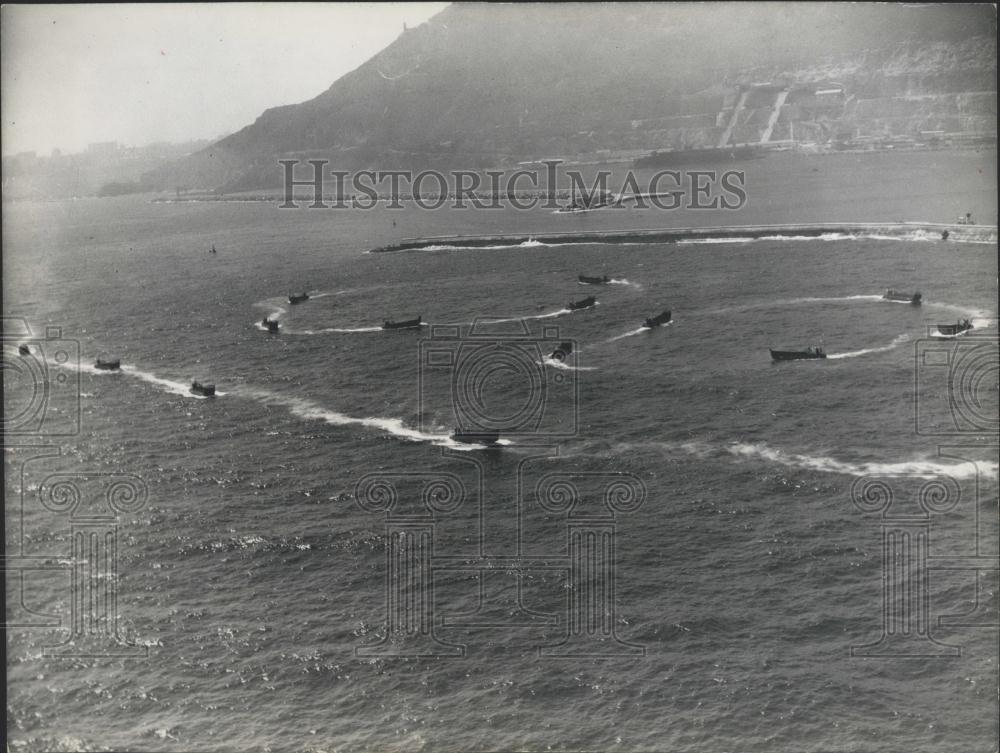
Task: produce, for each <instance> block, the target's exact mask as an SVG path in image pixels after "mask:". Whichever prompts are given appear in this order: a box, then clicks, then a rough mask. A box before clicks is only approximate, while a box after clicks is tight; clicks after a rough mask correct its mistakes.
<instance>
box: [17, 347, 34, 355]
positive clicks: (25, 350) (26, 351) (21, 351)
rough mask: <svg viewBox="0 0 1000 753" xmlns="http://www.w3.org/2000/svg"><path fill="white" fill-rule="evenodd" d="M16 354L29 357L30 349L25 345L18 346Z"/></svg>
mask: <svg viewBox="0 0 1000 753" xmlns="http://www.w3.org/2000/svg"><path fill="white" fill-rule="evenodd" d="M17 352H18V353H19V354H20V355H22V356H30V355H31V348H29V347H28V346H27V345H18V346H17Z"/></svg>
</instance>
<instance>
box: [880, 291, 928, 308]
mask: <svg viewBox="0 0 1000 753" xmlns="http://www.w3.org/2000/svg"><path fill="white" fill-rule="evenodd" d="M920 299H921V295H920V291H919V290H918V291H917V292H916V293H913V294H912V295H911V294H910V293H900V292H899V291H897V290H893V289H892V288H889V289H888V290H887V291H885V295H883V296H882V300H883V301H899V302H901V303H912V304H913V305H914V306H919V305H920Z"/></svg>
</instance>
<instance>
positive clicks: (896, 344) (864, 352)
mask: <svg viewBox="0 0 1000 753" xmlns="http://www.w3.org/2000/svg"><path fill="white" fill-rule="evenodd" d="M909 340H910V336H909V335H906V334H903V335H899V336H898V337H896V338H895V339H893V341H892V342H891V343H889V344H888V345H883V346H882V347H880V348H865V349H863V350H852V351H850V352H848V353H829V354H827V356H826V357H827V358H828V359H831V358H857V357H858V356H867V355H868V354H869V353H885V352H886V351H889V350H893V349H894V348H898V347H899V346H900V345H902V344H903V343H905V342H909Z"/></svg>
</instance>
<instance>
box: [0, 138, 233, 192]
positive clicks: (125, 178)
mask: <svg viewBox="0 0 1000 753" xmlns="http://www.w3.org/2000/svg"><path fill="white" fill-rule="evenodd" d="M214 141H215V139H200V140H198V141H185V142H181V143H176V144H174V143H165V142H161V143H157V144H149V145H147V146H125V145H123V144H119V143H118V142H117V141H102V142H96V143H93V144H89V145H88V146H87V148H86V149H85V150H84V151H82V152H80V153H77V154H65V153H63V152H62V151H61V150H59V149H53V150H52V152H51V154H49V155H48V156H45V155H39V154H38V153H36V152H19V153H17V154H13V155H9V156H5V157H3V196H4V199H6V200H23V199H60V198H72V197H81V196H116V195H121V194H126V193H138V192H142V191H147V190H149V189H148V188H145V187H144V185H143V183H142V176H143V174H144V173H147V172H149V171H150V170H153V169H155V168H157V167H160V166H162V165H165V164H167V163H169V162H172V161H173V160H176V159H180V158H182V157H185V156H187V155H189V154H193V153H194V152H197V151H199V150H201V149H204V148H205V147H207V146H209V145H210V144H212V143H213V142H214Z"/></svg>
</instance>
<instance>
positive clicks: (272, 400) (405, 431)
mask: <svg viewBox="0 0 1000 753" xmlns="http://www.w3.org/2000/svg"><path fill="white" fill-rule="evenodd" d="M235 392H236V394H237V395H239V396H240V397H244V398H249V399H251V400H256V401H257V402H260V403H262V404H264V405H277V406H280V407H283V408H286V409H287V410H288V411H289V412H290V413H291V414H292V415H294V416H297V417H298V418H301V419H304V420H306V421H323V422H324V423H327V424H329V425H331V426H363V427H365V428H368V429H375V430H377V431H381V432H384V433H386V434H391V435H392V436H394V437H399V438H400V439H405V440H407V441H409V442H426V443H429V444H432V445H435V446H438V447H449V448H451V449H454V450H461V451H463V452H465V451H473V450H482V449H488V447H487V446H486V445H480V444H466V443H464V442H456V441H455V440H454V439H452V438H451V435H450V434H447V433H442V434H432V433H428V432H423V431H419V430H417V429H411V428H409V427H408V426H406V425H405V424H404V423H403V421H402V419H399V418H379V417H372V416H367V417H363V418H358V417H356V416H349V415H347V414H346V413H340V412H339V411H335V410H331V409H329V408H326V407H324V406H322V405H319V404H318V403H315V402H313V401H311V400H307V399H305V398H300V397H293V396H289V395H280V394H277V393H275V392H271V391H269V390H264V389H259V388H255V387H238V388H236V390H235ZM497 444H499V445H504V446H510V445H512V444H513V442H511V441H510V440H507V439H500V440H498V441H497Z"/></svg>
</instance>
